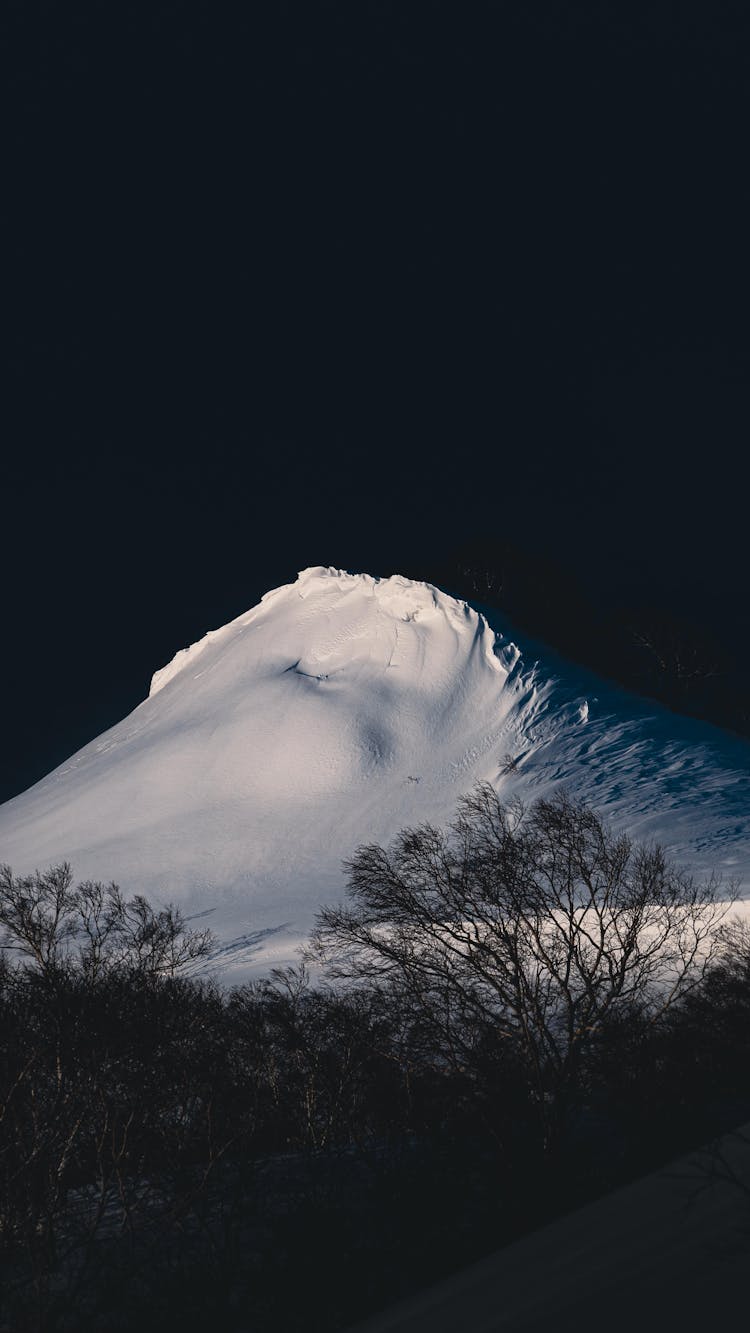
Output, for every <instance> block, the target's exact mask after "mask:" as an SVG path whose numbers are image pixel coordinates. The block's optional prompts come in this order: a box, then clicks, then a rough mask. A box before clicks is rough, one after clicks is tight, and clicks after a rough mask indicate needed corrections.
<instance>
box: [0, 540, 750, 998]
mask: <svg viewBox="0 0 750 1333" xmlns="http://www.w3.org/2000/svg"><path fill="white" fill-rule="evenodd" d="M592 687H593V688H592ZM477 781H487V782H491V783H493V785H494V786H495V787H496V788H497V789H498V790H500V791H501V792H502V793H503V794H504V795H510V794H516V793H518V794H520V795H522V796H524V797H525V798H528V799H533V798H534V797H535V796H538V795H541V794H544V793H546V792H548V791H550V790H552V789H553V788H554V787H555V785H556V784H558V783H560V782H563V783H565V784H566V785H567V786H568V787H569V788H570V789H571V790H572V791H573V793H574V794H577V795H583V796H585V797H586V798H587V799H589V800H590V801H591V802H592V804H594V805H595V806H596V807H597V808H598V809H599V810H600V812H601V813H602V814H604V815H605V816H608V817H609V818H611V819H612V820H613V821H614V822H615V823H616V824H617V825H619V826H620V827H623V828H627V829H628V831H629V832H631V833H632V834H633V835H635V836H638V837H646V838H649V837H656V838H659V839H660V840H661V841H663V842H665V844H666V845H667V847H668V850H669V851H670V852H671V853H672V854H674V855H676V856H677V857H678V858H680V859H682V860H683V862H684V863H685V864H687V865H688V866H689V867H690V868H691V869H695V870H698V871H700V870H701V869H703V868H716V869H719V870H721V869H722V868H724V869H725V872H726V873H727V875H728V876H730V875H735V874H736V875H737V876H738V877H739V878H740V879H741V880H742V881H743V882H744V883H746V884H747V885H748V887H750V859H749V858H750V854H749V853H748V846H749V845H750V837H749V836H748V835H750V747H749V746H747V745H746V744H744V743H742V742H740V741H735V740H733V739H732V738H731V737H728V736H726V735H724V734H723V733H721V732H719V731H716V730H715V729H713V728H710V727H706V726H704V725H702V724H699V723H694V722H691V721H689V720H687V719H683V718H678V717H675V716H674V715H672V714H668V713H666V712H665V711H664V710H662V709H659V708H658V707H656V706H655V705H649V704H647V703H645V702H644V701H641V700H636V699H633V698H631V697H629V696H627V695H624V694H623V693H622V692H621V691H618V690H615V689H614V688H613V687H611V686H609V685H607V684H606V683H604V682H596V681H593V679H592V678H590V677H589V678H584V677H583V676H582V673H580V672H579V671H577V670H576V669H575V668H573V667H569V666H566V665H565V664H561V663H558V664H557V665H556V666H555V668H554V670H553V669H551V668H550V667H549V665H548V666H547V667H546V668H545V666H544V653H543V650H542V651H541V652H540V661H539V662H535V661H533V659H532V663H531V664H530V665H529V664H527V663H525V662H524V658H523V656H522V654H521V653H520V652H519V649H518V648H517V647H516V646H515V645H514V644H513V643H512V642H511V641H510V640H508V639H507V638H506V637H505V636H504V635H503V634H502V633H500V632H499V631H496V630H495V629H493V628H492V627H491V626H490V625H489V624H488V623H487V620H486V619H485V618H484V616H483V615H481V614H480V613H479V612H478V611H477V610H476V609H475V608H474V607H472V606H470V605H469V604H467V603H465V602H460V601H456V600H455V599H454V598H452V597H450V596H449V595H448V594H447V593H444V592H442V591H440V589H438V588H435V587H432V586H431V585H430V584H427V583H416V582H413V581H412V580H410V579H406V578H403V577H401V576H400V575H393V576H392V577H389V578H374V577H372V576H371V575H368V574H350V573H348V572H347V571H345V570H340V569H335V568H325V567H323V566H311V567H310V568H309V569H304V570H302V571H301V573H300V574H299V575H298V577H297V579H296V580H295V581H294V583H290V584H287V585H285V586H284V587H281V588H277V589H274V590H273V591H272V592H269V593H267V594H266V595H265V597H263V598H262V600H261V601H260V603H259V604H258V605H257V606H255V607H252V608H251V609H250V610H248V611H247V612H245V613H243V614H242V615H240V616H238V617H237V618H236V619H235V620H232V621H231V622H230V623H229V624H227V625H224V626H223V627H221V628H219V629H216V630H212V631H211V632H210V633H208V634H206V635H205V636H204V637H203V638H202V639H201V640H199V642H197V643H195V644H193V645H191V646H190V647H188V648H184V649H182V650H180V652H178V653H177V654H176V655H175V657H174V658H173V659H172V661H171V662H169V663H168V664H167V665H166V666H164V667H162V668H161V670H159V671H157V672H156V673H155V675H154V678H153V681H152V685H151V691H150V694H149V697H148V698H147V699H145V700H144V701H143V703H141V704H140V705H139V706H138V707H137V708H136V709H135V710H134V712H133V713H131V714H130V716H129V717H126V718H124V719H123V721H122V722H120V723H118V724H117V725H116V726H114V727H112V728H111V730H109V731H108V732H105V733H104V735H102V736H100V737H98V738H97V740H95V741H92V742H91V744H90V745H87V746H85V747H84V749H82V750H81V751H79V753H78V754H76V755H73V756H72V757H71V758H70V759H69V760H68V761H67V762H66V763H65V764H63V765H61V766H60V768H58V769H56V770H55V771H54V772H53V773H51V774H50V775H49V776H48V777H47V778H45V779H44V780H43V781H42V782H40V783H38V784H37V785H36V786H35V787H32V788H31V789H30V790H29V791H28V792H25V793H23V794H22V795H21V796H18V797H16V798H15V800H13V801H10V802H8V803H7V805H5V806H3V807H2V808H1V809H0V860H2V861H7V862H8V863H10V864H11V865H12V866H13V868H14V869H15V870H16V871H17V872H18V873H21V874H22V873H26V872H27V871H29V870H33V869H34V867H35V866H44V865H50V864H53V863H55V862H59V861H61V860H68V861H70V862H71V863H72V865H73V868H74V871H75V873H76V874H77V875H78V876H79V877H80V878H91V879H101V880H105V881H108V880H110V879H115V880H117V881H118V882H119V883H120V885H121V887H122V889H123V891H124V892H125V893H126V894H127V895H130V894H132V893H134V892H140V893H144V894H145V895H146V896H148V897H149V898H150V899H151V900H152V901H154V902H155V903H156V904H163V903H165V902H168V901H170V900H171V901H176V902H178V903H179V904H180V906H181V907H182V909H183V911H184V912H185V913H186V915H188V916H200V917H201V918H202V919H203V918H205V924H207V925H210V926H211V927H212V929H213V930H214V931H215V933H216V934H217V936H218V937H219V939H220V946H219V952H218V953H217V956H216V959H215V960H214V961H215V965H216V966H223V967H228V968H230V969H231V970H232V973H233V976H234V977H235V978H237V977H241V976H245V975H248V974H249V973H250V972H252V971H253V970H254V969H257V968H261V969H265V968H266V967H268V966H269V965H272V964H275V963H283V962H289V961H291V960H292V959H293V958H294V953H295V948H296V946H297V945H298V944H299V943H300V942H301V941H303V940H304V939H305V938H306V936H307V933H308V932H309V929H310V927H311V924H312V921H313V918H314V915H315V912H316V910H317V909H318V907H319V906H320V905H321V904H322V903H323V902H326V901H331V900H335V899H337V898H340V897H341V894H342V892H343V887H344V881H343V877H342V871H341V864H342V861H343V859H344V858H345V857H347V856H350V855H351V853H352V852H353V851H354V849H355V847H356V846H357V845H359V844H360V843H362V842H370V841H377V842H384V841H388V840H389V839H390V838H391V837H392V836H393V835H394V834H395V833H396V832H397V831H398V829H399V828H402V827H404V826H405V825H407V824H416V823H419V822H421V821H423V820H430V821H431V822H432V823H438V824H439V823H441V822H445V821H447V820H448V819H449V818H450V817H451V816H452V815H453V813H454V811H455V807H456V803H457V801H458V800H459V798H460V797H461V796H462V795H463V794H464V793H465V792H466V791H468V790H469V789H470V788H471V787H472V786H473V785H474V784H475V783H476V782H477Z"/></svg>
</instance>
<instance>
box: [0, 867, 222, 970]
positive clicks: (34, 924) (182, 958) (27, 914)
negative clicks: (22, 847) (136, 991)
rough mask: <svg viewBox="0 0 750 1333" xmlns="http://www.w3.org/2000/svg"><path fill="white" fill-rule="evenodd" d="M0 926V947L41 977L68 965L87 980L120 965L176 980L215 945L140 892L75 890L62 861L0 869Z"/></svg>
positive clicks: (91, 886) (94, 887) (111, 887)
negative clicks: (29, 870) (23, 871)
mask: <svg viewBox="0 0 750 1333" xmlns="http://www.w3.org/2000/svg"><path fill="white" fill-rule="evenodd" d="M0 928H1V929H2V935H0V949H4V950H9V951H11V952H14V953H16V954H17V955H19V956H20V957H21V958H23V959H26V960H28V961H30V962H32V963H33V964H34V965H35V966H36V967H37V969H38V970H39V971H40V972H42V973H43V974H44V975H46V976H52V975H53V974H54V972H55V969H57V968H59V967H61V966H63V965H64V964H70V963H75V964H76V965H77V966H78V967H79V968H81V969H82V971H83V972H84V973H85V975H87V976H88V977H90V978H92V979H96V978H97V977H98V976H100V975H101V974H102V973H103V972H104V971H105V970H106V969H107V968H111V967H113V966H120V965H126V966H129V967H134V968H136V969H137V970H139V971H141V972H144V973H147V974H149V975H151V976H157V975H158V976H175V975H176V974H177V973H178V972H179V971H181V970H182V969H183V968H184V967H186V966H187V965H188V964H190V963H194V962H197V961H199V960H200V959H202V958H205V957H207V955H208V954H209V953H210V951H211V947H212V944H213V936H212V934H211V932H210V931H209V930H202V931H201V930H189V929H188V927H187V923H186V921H185V918H184V917H183V915H182V913H181V911H180V909H179V908H178V907H175V906H173V905H172V904H169V905H168V906H167V907H164V908H161V909H158V910H157V909H155V908H153V907H152V906H151V904H150V903H149V902H148V901H147V899H146V898H144V897H142V896H141V895H136V896H135V897H134V898H132V899H130V900H129V901H128V900H126V899H125V898H124V896H123V894H122V891H121V890H120V888H119V887H118V885H117V884H108V885H104V884H101V883H99V882H95V881H92V880H86V881H84V882H83V883H81V884H78V885H76V886H75V887H74V886H73V875H72V871H71V868H70V866H69V865H68V863H67V862H63V863H62V864H61V865H57V866H53V867H51V869H49V870H46V871H44V872H43V873H41V872H40V871H38V870H37V871H35V872H34V874H33V875H25V876H20V877H18V876H15V875H14V874H13V871H12V870H11V868H10V866H7V865H2V866H0Z"/></svg>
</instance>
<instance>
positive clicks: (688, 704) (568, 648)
mask: <svg viewBox="0 0 750 1333" xmlns="http://www.w3.org/2000/svg"><path fill="white" fill-rule="evenodd" d="M408 573H409V574H410V575H411V577H413V578H420V579H426V580H427V581H428V582H431V583H436V584H438V585H439V586H440V587H443V588H445V589H446V590H447V591H449V592H451V593H452V594H453V595H454V596H456V597H462V598H464V600H466V601H470V602H474V603H479V604H483V605H485V606H487V607H496V608H497V609H498V610H499V611H501V612H502V613H503V614H504V615H507V616H508V617H509V618H510V620H511V621H512V623H513V624H514V625H515V626H516V628H517V629H519V630H525V631H527V633H529V634H532V635H534V636H535V637H537V638H539V639H542V640H544V641H545V642H546V643H548V644H549V645H550V646H551V647H552V648H554V649H555V650H556V651H557V652H559V653H560V654H562V655H563V656H564V657H568V658H570V659H571V660H572V661H574V662H578V663H580V665H582V666H584V667H587V668H588V669H589V670H591V671H595V672H597V673H599V674H600V675H603V676H606V677H607V678H608V679H610V680H613V681H615V682H616V683H617V684H618V685H621V686H623V687H624V688H625V689H628V690H633V691H634V692H635V693H636V694H642V695H645V696H647V697H648V698H651V699H656V700H658V702H659V703H662V704H665V705H666V706H667V707H668V708H671V709H673V710H674V711H675V712H678V713H685V714H687V715H688V716H690V717H696V718H700V719H702V720H703V721H706V722H713V723H714V724H715V725H717V726H721V727H728V728H729V729H730V730H732V731H735V732H737V733H738V734H739V735H743V736H748V735H750V670H749V669H748V663H747V643H746V631H745V627H744V624H743V623H742V621H741V619H738V617H737V616H736V615H735V616H733V617H724V620H723V621H716V620H710V619H709V617H708V616H707V614H706V608H702V607H701V605H700V603H699V602H694V603H693V605H692V609H691V611H690V613H689V614H685V613H684V612H683V611H681V610H675V608H674V606H672V605H671V604H669V605H668V604H667V603H666V600H665V597H664V596H663V595H662V596H661V597H659V596H658V595H653V596H652V597H651V598H649V599H646V598H644V596H643V595H642V594H641V595H635V594H634V595H631V596H630V597H629V598H627V599H624V598H623V597H622V596H619V597H614V598H613V597H612V596H611V595H609V594H607V595H605V594H604V593H602V592H601V591H597V590H596V589H595V588H594V587H593V586H589V585H588V584H585V583H584V581H583V580H582V579H580V578H578V577H577V576H576V574H575V571H574V570H573V569H572V568H571V567H570V566H569V565H568V563H567V562H566V561H565V560H564V559H561V560H560V561H552V560H549V559H545V558H543V557H542V556H539V555H537V554H533V553H531V552H529V551H527V550H523V549H521V548H520V547H519V546H517V545H515V544H514V543H513V542H510V541H488V542H477V543H475V544H473V545H471V546H467V547H465V548H464V549H462V550H460V551H458V552H456V553H455V554H454V555H452V556H451V557H449V558H447V559H445V560H443V561H442V562H440V561H439V562H430V563H429V564H425V565H423V566H422V565H420V566H419V567H415V568H410V569H409V570H408ZM743 635H744V637H743Z"/></svg>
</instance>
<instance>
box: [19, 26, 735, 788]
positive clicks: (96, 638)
mask: <svg viewBox="0 0 750 1333" xmlns="http://www.w3.org/2000/svg"><path fill="white" fill-rule="evenodd" d="M10 38H11V43H10V44H11V51H12V52H13V66H14V73H13V79H12V103H13V114H12V121H11V131H12V147H13V148H14V149H15V153H14V157H13V161H12V162H11V164H10V169H9V182H10V187H11V188H10V190H9V191H6V207H7V211H8V212H9V214H10V220H11V223H12V231H13V239H12V241H11V243H10V245H9V246H8V249H7V251H6V267H7V269H8V275H7V276H9V282H8V284H7V286H8V289H9V295H10V300H9V301H8V302H7V303H5V302H4V304H6V328H7V332H8V334H9V339H8V344H9V350H8V353H7V355H6V383H7V385H8V389H7V392H6V393H5V394H4V403H5V408H6V410H5V412H4V418H5V430H4V437H5V450H4V461H3V486H2V491H3V505H2V520H3V521H2V535H3V545H4V571H5V577H4V579H3V602H4V608H3V610H4V614H3V624H4V629H5V635H4V640H5V642H4V652H3V654H2V671H3V679H2V682H1V684H2V695H0V698H1V699H2V709H3V740H4V745H3V756H2V773H1V774H0V797H2V798H4V797H7V796H10V795H12V794H14V793H15V792H16V791H18V790H21V789H22V788H23V787H25V786H27V785H28V784H29V783H30V782H31V781H34V780H36V779H37V778H39V777H41V776H42V775H43V774H44V773H45V772H46V771H48V770H49V768H50V767H52V766H53V764H55V763H58V762H60V761H61V760H62V759H63V758H64V757H65V756H66V755H67V754H69V753H70V752H71V751H72V750H74V749H75V748H77V747H78V746H79V745H81V744H83V743H84V742H85V741H86V740H88V739H90V738H91V737H93V736H94V735H96V734H97V733H98V732H100V731H101V730H103V729H104V727H105V726H108V725H110V724H112V723H113V722H115V721H117V720H118V719H119V718H120V717H121V716H123V715H124V713H125V712H127V711H128V710H129V709H130V708H132V707H133V706H135V704H136V703H137V702H138V701H139V700H140V699H141V698H142V697H143V695H144V693H145V691H146V688H147V685H148V680H149V677H150V674H151V672H152V670H154V669H155V668H156V667H158V666H160V665H162V664H163V663H164V662H165V661H166V660H167V659H168V658H169V657H171V656H172V654H173V653H174V652H175V651H176V650H177V649H178V648H179V647H181V646H183V645H184V644H185V643H187V642H189V641H191V640H194V639H195V638H197V637H199V636H200V635H201V634H202V633H204V632H205V630H206V629H208V628H211V627H213V626H216V625H219V624H222V623H224V622H225V621H226V620H227V619H229V618H230V617H232V616H234V615H237V614H239V613H240V612H241V611H243V610H245V609H246V608H247V607H249V606H250V605H252V604H253V603H254V602H255V601H257V599H258V597H259V596H260V594H261V593H262V592H264V591H265V590H266V589H267V588H269V587H273V586H276V585H277V584H279V583H282V582H285V581H287V580H289V579H290V578H293V577H294V574H295V572H296V570H297V569H298V568H301V567H303V566H304V565H308V564H320V563H325V564H327V563H332V564H337V565H343V566H346V567H349V568H351V569H362V568H365V569H368V570H370V571H371V572H373V573H389V572H393V571H395V570H398V568H399V567H402V566H405V564H406V562H407V561H409V560H411V559H414V558H416V557H419V558H424V557H425V556H427V557H429V556H431V555H432V553H434V554H435V558H436V559H437V558H439V557H440V556H441V555H444V554H445V553H446V551H449V550H450V549H451V548H452V547H454V546H455V545H457V544H458V543H460V542H462V541H464V540H468V539H471V538H473V537H477V536H482V537H492V536H493V535H497V534H498V533H501V534H508V535H510V536H512V537H513V539H514V540H515V541H517V542H519V543H521V544H524V543H525V544H526V545H527V546H528V548H529V549H530V550H536V551H539V552H541V553H543V554H545V555H548V556H553V557H555V556H559V557H560V558H564V559H565V560H566V561H567V562H568V563H570V564H571V566H573V567H575V568H576V569H577V570H578V572H579V573H580V574H581V577H584V578H586V579H590V580H591V581H593V582H595V583H597V584H598V586H599V588H600V589H602V588H603V589H605V590H611V595H612V597H615V598H616V597H627V596H631V595H640V594H642V592H643V590H644V589H646V590H650V591H652V592H653V595H654V596H656V597H658V598H661V599H662V600H663V601H664V602H665V604H669V605H673V606H675V607H680V606H683V605H686V604H689V603H690V602H692V601H695V600H696V599H700V601H701V602H702V604H703V605H704V606H706V607H707V608H708V611H707V614H708V615H709V616H714V617H717V618H724V619H726V618H733V620H734V621H735V622H736V625H737V636H738V642H739V641H740V640H742V638H743V635H744V641H747V640H748V638H750V636H748V631H747V627H746V621H745V615H746V610H745V605H746V595H745V586H746V572H747V560H746V555H745V551H746V541H747V518H746V512H747V504H746V496H747V490H746V477H745V454H746V450H747V440H748V421H749V417H750V412H749V410H748V409H749V404H748V394H749V392H750V380H749V378H748V352H749V351H750V335H749V334H748V309H749V308H750V307H749V305H748V294H749V293H748V281H747V279H748V260H747V249H748V236H749V235H750V225H749V223H750V218H749V217H748V213H749V212H750V210H749V209H748V200H749V195H750V175H749V174H748V146H747V125H748V124H750V73H749V71H750V10H749V9H748V7H747V5H746V4H745V3H744V0H743V3H736V4H735V3H721V2H720V0H715V2H714V3H712V4H710V5H709V4H690V3H673V4H663V3H652V4H649V5H648V6H638V5H633V4H621V5H617V4H605V3H603V0H596V3H591V4H580V3H579V4H576V3H564V4H563V3H560V4H552V3H541V2H539V3H535V2H534V0H524V2H523V3H522V2H521V0H517V3H515V4H512V5H511V4H503V3H499V2H495V3H490V2H489V0H485V3H463V4H459V3H451V4H442V3H439V0H433V3H431V4H429V5H421V4H420V5H417V4H410V3H409V0H393V2H392V3H391V2H390V0H378V2H376V0H357V3H351V2H350V0H347V2H346V3H334V2H333V0H329V2H326V3H324V2H323V0H306V2H305V3H299V4H296V3H291V2H287V3H283V2H282V0H274V2H273V3H270V2H269V3H268V4H263V3H260V2H259V0H258V2H257V3H255V4H243V5H240V4H237V5H224V4H220V3H217V4H216V5H212V4H203V5H195V4H187V3H179V0H173V2H172V3H170V4H159V3H157V2H156V0H154V2H153V3H151V4H149V5H144V6H142V7H139V6H137V5H134V4H124V3H118V0H113V3H112V4H108V5H101V4H98V3H96V4H94V3H91V4H81V3H75V2H74V0H68V2H67V3H65V4H55V3H53V2H52V0H47V3H44V4H40V5H36V6H33V7H32V6H28V5H27V4H25V3H23V0H16V3H15V4H12V5H11V6H10ZM6 183H7V182H6ZM748 647H750V643H748Z"/></svg>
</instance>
